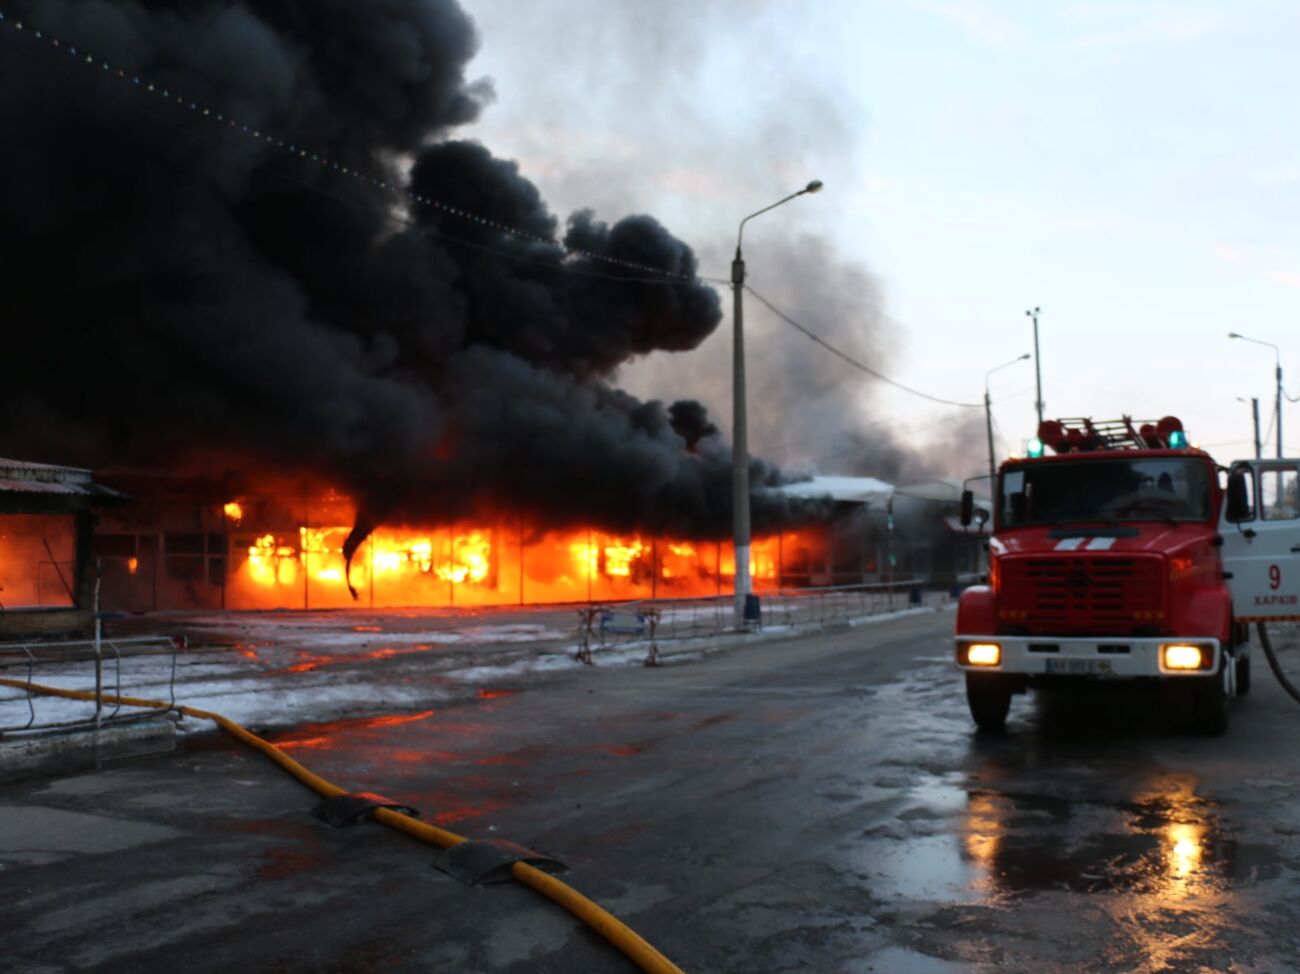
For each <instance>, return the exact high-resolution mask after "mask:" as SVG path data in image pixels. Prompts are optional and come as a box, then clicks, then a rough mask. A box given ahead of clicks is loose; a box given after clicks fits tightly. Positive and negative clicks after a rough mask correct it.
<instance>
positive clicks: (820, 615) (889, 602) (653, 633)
mask: <svg viewBox="0 0 1300 974" xmlns="http://www.w3.org/2000/svg"><path fill="white" fill-rule="evenodd" d="M923 599H924V593H923V591H922V588H921V583H920V582H917V581H906V582H891V583H876V584H863V585H835V586H827V587H824V588H801V589H779V590H774V591H771V592H763V593H760V597H759V603H758V605H759V610H760V617H759V619H758V620H755V621H752V622H751V623H750V624H749V625H748V626H747V628H749V629H751V630H757V629H767V630H771V629H777V628H819V627H823V626H828V625H835V624H837V623H848V622H851V621H853V620H855V619H861V618H867V617H870V616H874V615H880V614H882V613H886V612H896V611H898V610H900V609H906V608H909V607H914V606H916V605H918V604H920V603H921V602H922V601H923ZM578 616H579V625H578V632H579V640H580V643H579V658H580V659H584V658H585V659H586V660H587V661H588V662H589V661H590V654H591V650H592V649H593V648H594V649H605V648H610V647H612V646H617V645H620V644H626V643H630V642H642V641H645V640H649V641H650V642H651V644H652V655H654V656H657V651H656V650H655V648H654V646H655V644H656V643H659V642H666V641H670V640H677V639H702V638H707V637H710V636H717V635H720V634H722V633H727V632H735V631H736V622H735V602H734V598H733V597H732V596H729V595H727V596H721V597H714V598H695V599H653V600H651V599H646V600H642V601H637V602H619V603H615V604H611V605H608V606H602V605H594V606H587V607H584V608H582V609H579V610H578ZM638 617H639V618H640V619H641V620H642V621H641V624H640V625H633V624H632V622H631V620H633V619H636V618H638ZM611 621H612V622H614V623H615V624H614V625H609V623H610V622H611Z"/></svg>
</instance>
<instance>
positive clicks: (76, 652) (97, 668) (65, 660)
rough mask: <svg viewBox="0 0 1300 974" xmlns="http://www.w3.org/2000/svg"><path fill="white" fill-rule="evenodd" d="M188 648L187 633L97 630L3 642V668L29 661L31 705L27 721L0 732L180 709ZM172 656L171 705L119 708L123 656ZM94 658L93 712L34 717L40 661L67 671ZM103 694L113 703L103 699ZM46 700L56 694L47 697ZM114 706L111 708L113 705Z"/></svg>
mask: <svg viewBox="0 0 1300 974" xmlns="http://www.w3.org/2000/svg"><path fill="white" fill-rule="evenodd" d="M185 648H186V643H185V637H184V636H130V637H125V638H106V637H104V636H102V635H100V634H98V633H97V634H96V636H95V638H94V639H86V640H78V641H71V642H59V643H51V642H37V641H34V640H33V641H29V642H18V643H0V669H3V668H7V667H16V666H25V667H26V668H27V681H26V684H27V691H26V693H27V711H28V719H27V723H26V724H14V725H10V726H4V727H0V736H3V735H4V734H6V733H15V732H20V731H42V730H59V729H65V728H72V727H96V728H98V727H101V726H103V725H104V724H106V723H110V722H113V721H126V720H139V719H140V718H141V717H142V716H157V715H159V714H165V713H169V712H173V711H176V657H177V654H178V653H179V652H180V651H181V650H184V649H185ZM161 655H170V656H171V668H170V675H169V677H168V685H167V693H168V697H167V706H165V707H160V708H154V709H144V710H142V709H140V708H138V707H132V708H131V709H130V711H129V712H128V713H125V714H123V713H120V711H121V709H122V705H121V703H118V702H116V701H115V699H114V698H120V697H121V696H122V660H123V657H132V656H161ZM106 662H107V663H108V664H109V668H108V669H109V676H110V679H111V681H112V686H111V687H109V688H108V689H105V685H104V677H105V665H104V664H105V663H106ZM84 663H91V664H93V666H94V676H95V690H94V700H93V704H94V712H93V713H91V714H88V715H87V716H84V717H78V718H76V719H73V720H46V721H38V720H37V717H36V698H37V695H36V694H34V693H33V692H32V689H31V687H32V684H33V683H34V682H36V681H35V680H34V679H33V677H34V675H35V672H36V667H37V666H38V665H40V666H41V667H42V668H43V669H49V668H55V669H56V670H59V671H63V672H66V671H68V670H73V669H75V668H76V667H77V666H78V665H79V664H84ZM105 697H108V698H109V699H110V701H112V702H111V704H106V703H105ZM42 699H44V700H45V701H46V702H47V703H49V702H51V701H52V700H54V699H55V698H51V697H43V698H42ZM110 707H111V709H108V708H110Z"/></svg>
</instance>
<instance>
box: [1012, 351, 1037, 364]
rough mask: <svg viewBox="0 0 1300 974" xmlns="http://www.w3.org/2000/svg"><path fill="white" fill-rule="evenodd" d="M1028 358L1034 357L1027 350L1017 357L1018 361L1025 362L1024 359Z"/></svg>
mask: <svg viewBox="0 0 1300 974" xmlns="http://www.w3.org/2000/svg"><path fill="white" fill-rule="evenodd" d="M1027 358H1033V356H1032V355H1030V354H1029V353H1028V352H1025V354H1024V355H1022V356H1020V358H1018V359H1016V361H1017V362H1023V361H1024V360H1025V359H1027Z"/></svg>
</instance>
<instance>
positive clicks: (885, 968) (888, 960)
mask: <svg viewBox="0 0 1300 974" xmlns="http://www.w3.org/2000/svg"><path fill="white" fill-rule="evenodd" d="M863 969H864V970H867V971H880V972H882V974H958V972H960V971H964V970H967V968H966V967H963V966H962V965H960V964H953V963H950V962H948V961H946V960H940V959H939V958H937V957H931V956H929V955H928V954H918V953H917V952H916V951H914V950H906V949H904V948H902V947H886V948H885V949H884V950H878V951H876V952H875V953H874V954H872V955H871V956H869V957H868V958H866V961H865V966H864V968H863Z"/></svg>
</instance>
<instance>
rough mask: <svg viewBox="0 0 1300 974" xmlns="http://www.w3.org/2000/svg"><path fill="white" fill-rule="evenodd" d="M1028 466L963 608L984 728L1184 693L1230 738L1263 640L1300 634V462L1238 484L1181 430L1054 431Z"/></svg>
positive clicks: (1054, 425)
mask: <svg viewBox="0 0 1300 974" xmlns="http://www.w3.org/2000/svg"><path fill="white" fill-rule="evenodd" d="M1049 450H1050V451H1051V453H1050V454H1049V453H1048V451H1049ZM1028 452H1029V455H1028V456H1026V457H1023V458H1013V459H1011V460H1008V461H1006V462H1005V463H1004V464H1003V465H1002V467H1001V469H1000V470H999V472H998V475H997V478H996V483H995V484H994V489H993V490H992V497H993V508H994V509H993V511H992V512H991V514H992V520H993V527H992V534H991V536H990V540H989V544H988V553H989V579H988V582H989V583H988V584H987V585H980V586H975V587H972V588H969V589H967V590H966V591H965V592H964V593H963V594H962V597H961V601H960V603H959V605H958V611H957V623H956V634H955V652H956V662H957V666H958V667H959V668H960V669H962V670H963V671H965V674H966V697H967V701H968V703H969V705H970V712H971V716H972V717H973V718H974V720H975V723H976V724H977V725H978V726H979V727H980V728H981V729H982V730H992V729H998V728H1001V727H1002V726H1003V725H1004V723H1005V721H1006V717H1007V713H1008V711H1009V708H1010V704H1011V698H1012V696H1013V695H1014V694H1018V693H1024V692H1025V691H1027V690H1029V689H1031V688H1034V689H1041V688H1053V689H1060V690H1084V689H1087V688H1089V687H1095V686H1096V685H1098V684H1102V683H1112V682H1114V681H1126V682H1144V683H1147V684H1152V685H1154V684H1167V685H1173V684H1177V685H1178V686H1179V687H1180V688H1181V689H1180V690H1179V691H1176V692H1181V693H1185V694H1186V695H1187V696H1188V697H1189V698H1190V702H1191V707H1192V718H1193V721H1194V724H1195V726H1196V727H1197V729H1199V730H1200V731H1202V732H1204V733H1208V734H1221V733H1223V731H1224V730H1226V728H1227V721H1228V704H1229V702H1230V701H1231V699H1232V698H1233V697H1234V696H1238V695H1241V694H1244V693H1246V692H1247V691H1248V690H1249V689H1250V681H1251V675H1250V666H1251V657H1250V633H1249V625H1248V624H1249V623H1250V622H1253V621H1267V620H1283V619H1291V620H1300V495H1298V489H1300V461H1296V460H1267V461H1265V460H1246V461H1237V462H1236V463H1234V464H1232V466H1231V468H1229V469H1228V470H1226V471H1225V470H1223V468H1220V467H1218V466H1217V465H1216V464H1215V462H1214V460H1213V458H1211V457H1210V455H1209V454H1207V453H1205V452H1203V451H1201V450H1199V449H1197V448H1195V447H1192V446H1190V445H1188V442H1187V437H1186V434H1185V433H1184V432H1183V427H1182V423H1181V422H1180V421H1179V420H1178V419H1177V418H1175V417H1172V416H1167V417H1165V418H1164V419H1161V420H1159V421H1151V422H1143V421H1133V420H1131V419H1130V418H1128V417H1124V418H1123V419H1121V420H1118V421H1105V422H1094V421H1092V420H1090V419H1068V420H1052V421H1045V422H1043V423H1042V424H1041V425H1040V427H1039V436H1038V439H1037V440H1035V441H1031V443H1030V448H1029V451H1028ZM1223 473H1226V474H1227V476H1226V477H1222V476H1221V474H1223ZM972 506H973V498H972V495H971V494H970V492H966V493H965V494H963V497H962V522H963V523H964V524H969V523H970V522H971V519H972V513H973V512H972Z"/></svg>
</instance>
